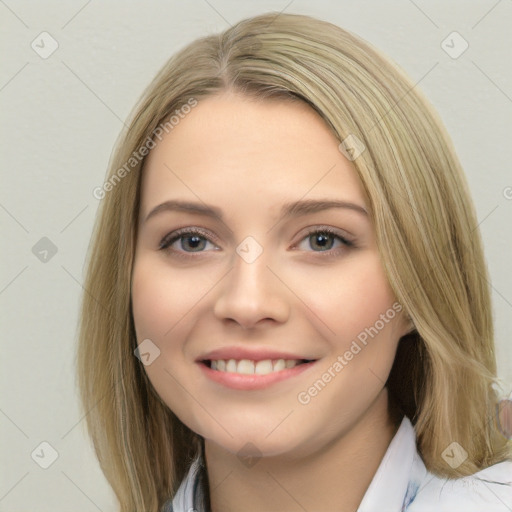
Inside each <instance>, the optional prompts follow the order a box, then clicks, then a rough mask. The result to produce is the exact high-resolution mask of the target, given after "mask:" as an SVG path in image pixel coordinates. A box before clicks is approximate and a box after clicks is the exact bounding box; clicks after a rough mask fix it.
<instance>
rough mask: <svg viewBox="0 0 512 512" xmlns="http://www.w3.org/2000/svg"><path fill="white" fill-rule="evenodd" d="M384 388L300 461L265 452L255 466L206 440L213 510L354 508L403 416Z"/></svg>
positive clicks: (257, 511) (346, 511)
mask: <svg viewBox="0 0 512 512" xmlns="http://www.w3.org/2000/svg"><path fill="white" fill-rule="evenodd" d="M388 400H389V399H388V392H387V388H384V389H383V390H382V392H381V393H380V394H379V396H378V397H377V399H376V400H375V401H374V403H373V404H372V405H371V406H370V408H369V409H368V410H367V411H366V412H365V413H364V414H363V415H362V416H361V417H360V418H359V419H358V420H357V421H356V422H355V423H354V424H353V426H352V427H351V428H350V429H349V430H348V431H347V432H344V434H343V435H342V436H339V437H338V438H336V439H334V440H333V442H332V443H331V444H330V445H329V446H326V447H325V449H322V450H319V451H318V452H316V453H314V454H311V455H309V456H307V457H304V458H301V459H300V460H294V461H293V462H290V458H286V460H285V458H284V457H262V458H261V459H260V460H259V461H258V463H257V464H256V465H254V466H252V467H250V468H247V467H244V466H243V465H242V464H240V461H239V459H238V457H237V455H236V454H233V453H231V452H228V451H227V450H225V449H223V448H222V447H221V446H219V445H216V444H215V443H213V442H211V441H209V440H205V458H206V466H207V471H208V486H209V490H210V504H211V512H236V511H240V510H244V512H261V511H262V510H265V511H268V512H274V511H275V512H283V511H295V510H296V511H301V510H308V511H310V512H315V511H318V512H320V511H322V512H324V511H326V510H333V508H335V509H336V510H338V511H340V512H349V511H350V512H354V511H355V510H357V508H358V507H359V505H360V503H361V501H362V499H363V497H364V494H365V492H366V490H367V489H368V486H369V485H370V482H371V481H372V478H373V477H374V475H375V473H376V471H377V469H378V467H379V464H380V462H381V460H382V458H383V457H384V454H385V453H386V450H387V448H388V446H389V444H390V442H391V440H392V439H393V436H394V435H395V433H396V431H397V429H398V426H399V424H400V421H401V417H402V415H401V413H400V412H397V411H396V410H395V409H394V408H393V409H392V408H391V407H390V404H389V401H388Z"/></svg>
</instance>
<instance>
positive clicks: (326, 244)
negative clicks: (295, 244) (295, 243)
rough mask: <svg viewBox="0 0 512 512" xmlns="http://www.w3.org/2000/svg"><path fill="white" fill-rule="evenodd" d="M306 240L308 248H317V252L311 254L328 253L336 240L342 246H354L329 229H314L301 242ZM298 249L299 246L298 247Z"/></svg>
mask: <svg viewBox="0 0 512 512" xmlns="http://www.w3.org/2000/svg"><path fill="white" fill-rule="evenodd" d="M305 240H308V241H309V242H310V244H309V245H310V247H312V248H314V247H315V246H316V247H317V248H319V249H320V250H319V251H316V250H314V251H313V252H330V251H332V250H333V249H332V247H333V245H334V243H335V242H336V240H338V241H339V242H340V243H341V245H342V246H346V247H352V246H353V245H354V244H353V242H351V241H350V240H347V239H346V238H345V237H343V236H341V235H340V234H339V233H337V232H336V231H334V230H332V229H330V228H327V227H326V228H322V229H315V230H313V231H310V232H309V233H308V234H307V235H306V236H305V237H304V238H303V239H302V241H305ZM299 247H300V246H299Z"/></svg>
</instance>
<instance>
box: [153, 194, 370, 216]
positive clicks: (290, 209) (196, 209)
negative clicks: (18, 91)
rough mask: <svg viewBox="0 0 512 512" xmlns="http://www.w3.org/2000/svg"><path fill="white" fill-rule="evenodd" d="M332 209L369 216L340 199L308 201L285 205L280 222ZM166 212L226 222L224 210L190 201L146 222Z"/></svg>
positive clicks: (170, 204)
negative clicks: (351, 211)
mask: <svg viewBox="0 0 512 512" xmlns="http://www.w3.org/2000/svg"><path fill="white" fill-rule="evenodd" d="M332 208H344V209H349V210H353V211H355V212H358V213H360V214H362V215H364V216H368V212H367V210H366V208H364V207H363V206H360V205H358V204H355V203H351V202H348V201H341V200H338V199H308V200H300V201H293V202H289V203H285V204H284V205H283V206H282V208H281V214H280V220H283V219H286V218H290V217H299V216H301V215H308V214H312V213H316V212H320V211H323V210H330V209H332ZM164 211H176V212H186V213H191V214H195V215H204V216H207V217H213V218H217V219H220V220H221V221H223V220H224V216H223V213H222V210H221V209H220V208H217V207H216V206H211V205H208V204H205V203H195V202H190V201H179V200H170V201H165V202H163V203H161V204H159V205H158V206H155V207H154V208H153V209H152V210H151V211H150V212H149V213H148V215H147V216H146V218H145V220H144V222H147V221H148V220H149V219H150V218H151V217H154V216H155V215H156V214H158V213H160V212H164Z"/></svg>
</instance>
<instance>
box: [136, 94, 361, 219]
mask: <svg viewBox="0 0 512 512" xmlns="http://www.w3.org/2000/svg"><path fill="white" fill-rule="evenodd" d="M338 145H339V141H338V139H337V138H336V137H335V135H334V134H333V133H332V132H331V131H330V129H329V128H328V127H327V125H326V123H325V122H324V120H323V119H322V118H321V117H320V116H319V115H318V114H317V113H316V112H315V111H314V110H313V109H312V108H311V107H309V106H308V105H307V104H305V103H303V102H288V101H276V100H272V101H260V100H253V99H248V98H246V97H242V96H240V95H236V94H233V93H226V94H222V95H220V96H212V97H208V98H206V99H202V100H200V101H199V102H198V105H197V106H196V107H194V108H193V109H192V110H191V112H190V113H189V114H187V115H186V116H185V117H184V118H183V119H181V120H180V122H179V124H177V125H176V126H175V127H174V128H173V129H172V131H170V132H169V133H168V134H166V135H165V136H164V137H163V138H162V140H161V141H159V142H157V144H156V147H155V148H154V149H152V150H151V153H150V154H149V156H148V158H147V161H146V164H145V166H144V171H143V181H142V203H141V214H142V215H144V214H145V213H147V211H148V210H149V209H150V208H151V207H152V206H154V205H155V204H158V203H159V202H163V201H166V200H168V199H174V198H184V199H191V200H198V199H199V200H203V201H205V202H208V203H214V204H219V205H226V204H229V205H233V206H236V205H238V206H239V207H241V208H244V209H245V210H246V211H248V210H250V209H254V211H258V209H259V211H260V212H261V208H262V206H264V207H265V208H273V207H275V208H279V206H280V204H281V203H282V202H285V201H293V200H298V199H300V198H303V197H304V198H306V199H308V198H313V197H325V196H328V197H333V198H339V199H343V200H347V201H348V200H350V201H359V203H360V204H361V205H364V204H365V198H364V193H363V188H362V184H361V183H360V180H359V178H358V176H357V173H356V171H355V169H354V167H353V164H352V163H351V162H350V161H349V160H348V159H346V158H345V156H344V155H343V154H342V153H341V152H340V151H339V149H338Z"/></svg>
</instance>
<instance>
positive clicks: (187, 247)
mask: <svg viewBox="0 0 512 512" xmlns="http://www.w3.org/2000/svg"><path fill="white" fill-rule="evenodd" d="M307 241H309V247H310V248H311V249H313V250H312V251H311V252H318V253H325V254H326V256H327V255H333V253H334V252H335V251H337V250H339V248H340V245H341V247H345V248H348V247H354V246H355V245H354V243H353V242H352V241H350V240H347V239H346V238H345V237H344V236H342V235H341V234H340V233H338V232H337V231H335V230H333V229H332V228H329V227H323V228H316V229H314V230H311V231H309V232H308V233H307V234H306V236H305V237H303V238H302V239H301V242H300V243H299V244H298V247H299V249H300V246H301V245H302V244H303V243H304V242H307ZM336 241H338V242H339V244H340V245H338V247H337V248H336V247H335V248H333V245H334V244H335V242H336ZM177 242H179V244H178V247H172V246H173V245H174V244H176V243H177ZM208 244H211V245H212V246H213V247H214V250H218V249H219V248H218V247H217V246H216V245H215V244H214V243H213V242H212V241H211V239H210V236H209V235H208V233H207V232H206V231H203V230H201V229H198V228H193V229H191V228H184V229H180V230H178V231H174V232H173V233H169V234H168V235H167V236H165V237H164V238H163V239H162V241H161V242H160V245H159V247H158V248H159V249H160V250H168V251H172V252H173V253H175V254H176V255H178V256H180V257H185V258H187V257H193V256H192V255H193V254H194V253H203V252H207V251H206V250H205V249H206V248H207V246H208ZM317 249H318V250H317ZM300 250H304V251H306V252H308V249H304V248H302V249H300Z"/></svg>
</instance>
